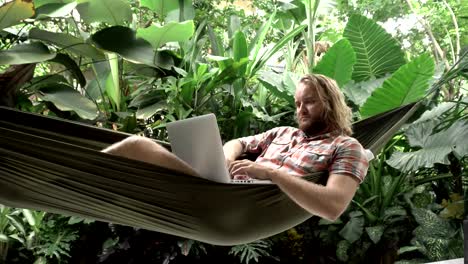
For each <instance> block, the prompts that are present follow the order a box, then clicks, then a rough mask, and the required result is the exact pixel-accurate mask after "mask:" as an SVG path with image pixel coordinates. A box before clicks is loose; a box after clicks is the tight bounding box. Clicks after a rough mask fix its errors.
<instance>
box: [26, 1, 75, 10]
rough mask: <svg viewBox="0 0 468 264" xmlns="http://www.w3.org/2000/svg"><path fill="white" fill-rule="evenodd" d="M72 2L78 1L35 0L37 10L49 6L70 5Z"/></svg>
mask: <svg viewBox="0 0 468 264" xmlns="http://www.w3.org/2000/svg"><path fill="white" fill-rule="evenodd" d="M72 2H76V0H33V3H34V7H35V8H36V9H37V8H39V7H41V6H43V5H47V4H68V3H72Z"/></svg>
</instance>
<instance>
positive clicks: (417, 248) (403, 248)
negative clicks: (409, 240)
mask: <svg viewBox="0 0 468 264" xmlns="http://www.w3.org/2000/svg"><path fill="white" fill-rule="evenodd" d="M420 249H421V247H420V246H406V247H401V248H400V249H398V255H401V254H403V253H406V252H411V251H415V250H420ZM418 263H419V262H418Z"/></svg>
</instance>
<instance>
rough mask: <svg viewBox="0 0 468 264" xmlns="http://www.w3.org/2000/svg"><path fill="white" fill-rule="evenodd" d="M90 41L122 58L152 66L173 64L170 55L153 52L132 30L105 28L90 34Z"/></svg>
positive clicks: (165, 67)
mask: <svg viewBox="0 0 468 264" xmlns="http://www.w3.org/2000/svg"><path fill="white" fill-rule="evenodd" d="M91 40H92V42H93V43H94V44H95V45H96V46H97V47H98V48H100V49H103V50H107V51H110V52H115V53H117V54H119V55H121V56H122V57H123V58H124V59H126V60H129V61H131V62H134V63H140V64H146V65H149V66H152V67H160V68H163V69H170V68H171V67H172V66H173V65H174V61H173V59H172V57H170V56H169V55H167V54H165V53H162V52H155V51H153V48H152V47H151V44H149V43H148V42H147V41H146V40H144V39H141V38H136V34H135V32H134V31H133V30H131V29H130V28H127V27H122V26H114V27H109V28H105V29H103V30H101V31H99V32H97V33H95V34H94V35H92V36H91Z"/></svg>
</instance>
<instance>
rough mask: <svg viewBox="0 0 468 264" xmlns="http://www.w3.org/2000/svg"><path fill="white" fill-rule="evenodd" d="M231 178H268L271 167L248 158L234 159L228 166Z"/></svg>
mask: <svg viewBox="0 0 468 264" xmlns="http://www.w3.org/2000/svg"><path fill="white" fill-rule="evenodd" d="M228 169H229V173H230V174H231V177H232V178H234V179H235V178H244V177H246V176H247V177H250V178H254V179H258V180H270V179H271V178H270V176H271V174H272V169H270V168H268V167H265V166H263V165H260V164H257V163H255V162H253V161H250V160H236V161H232V162H230V165H229V167H228Z"/></svg>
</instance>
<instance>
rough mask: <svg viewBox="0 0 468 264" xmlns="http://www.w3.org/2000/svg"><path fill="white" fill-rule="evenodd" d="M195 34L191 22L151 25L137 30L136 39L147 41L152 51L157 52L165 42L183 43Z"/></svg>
mask: <svg viewBox="0 0 468 264" xmlns="http://www.w3.org/2000/svg"><path fill="white" fill-rule="evenodd" d="M193 33H195V25H194V24H193V20H189V21H185V22H181V23H177V22H169V23H167V24H165V25H164V26H161V27H160V26H155V25H152V26H150V27H147V28H139V29H137V34H136V36H137V38H142V39H145V40H146V41H148V42H149V43H150V44H151V46H153V49H155V50H157V49H158V48H160V47H161V46H162V45H164V44H165V43H167V42H184V41H187V40H189V39H190V38H191V37H192V36H193Z"/></svg>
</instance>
